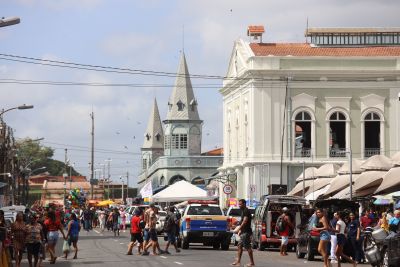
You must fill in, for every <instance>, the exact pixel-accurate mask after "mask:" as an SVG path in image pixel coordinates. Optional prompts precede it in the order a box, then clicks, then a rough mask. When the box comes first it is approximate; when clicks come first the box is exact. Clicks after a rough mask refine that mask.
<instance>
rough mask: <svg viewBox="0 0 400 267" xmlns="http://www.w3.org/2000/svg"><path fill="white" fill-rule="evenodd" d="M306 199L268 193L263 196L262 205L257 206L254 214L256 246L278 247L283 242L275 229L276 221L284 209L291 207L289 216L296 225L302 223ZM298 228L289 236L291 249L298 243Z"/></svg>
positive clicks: (261, 247)
mask: <svg viewBox="0 0 400 267" xmlns="http://www.w3.org/2000/svg"><path fill="white" fill-rule="evenodd" d="M305 204H306V200H305V199H304V198H301V197H295V196H286V195H268V196H265V197H264V198H263V201H262V202H261V205H260V206H258V207H257V209H256V211H255V215H254V223H253V238H254V247H255V248H258V249H259V250H264V249H265V248H266V247H278V246H280V244H281V237H280V236H279V235H278V233H277V232H276V230H275V225H276V221H277V220H278V217H279V216H280V215H281V214H282V209H283V208H284V207H287V208H288V209H289V216H290V217H291V219H292V222H293V223H294V225H297V224H299V223H300V220H301V212H302V210H303V207H304V206H305ZM298 233H299V231H298V230H297V229H296V230H295V231H294V233H293V234H292V235H291V236H290V237H289V243H288V246H289V249H293V248H294V247H295V246H296V243H297V238H296V237H297V234H298Z"/></svg>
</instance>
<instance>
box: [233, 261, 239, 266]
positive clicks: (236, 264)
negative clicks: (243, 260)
mask: <svg viewBox="0 0 400 267" xmlns="http://www.w3.org/2000/svg"><path fill="white" fill-rule="evenodd" d="M231 266H240V262H237V261H235V262H233V263H231Z"/></svg>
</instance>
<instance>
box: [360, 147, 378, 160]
mask: <svg viewBox="0 0 400 267" xmlns="http://www.w3.org/2000/svg"><path fill="white" fill-rule="evenodd" d="M380 154H381V149H380V148H365V149H364V157H365V158H369V157H372V156H375V155H380Z"/></svg>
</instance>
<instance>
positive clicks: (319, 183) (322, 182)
mask: <svg viewBox="0 0 400 267" xmlns="http://www.w3.org/2000/svg"><path fill="white" fill-rule="evenodd" d="M332 180H333V178H318V179H316V180H314V183H311V185H310V187H309V188H308V190H307V192H306V195H309V194H311V193H312V192H315V191H317V190H319V189H321V188H323V187H326V186H327V185H328V184H330V183H331V181H332ZM311 181H312V180H311ZM300 183H301V182H300Z"/></svg>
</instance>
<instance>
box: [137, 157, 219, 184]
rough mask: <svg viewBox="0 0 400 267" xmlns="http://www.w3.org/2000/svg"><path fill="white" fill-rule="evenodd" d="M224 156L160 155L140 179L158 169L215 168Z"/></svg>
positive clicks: (140, 175)
mask: <svg viewBox="0 0 400 267" xmlns="http://www.w3.org/2000/svg"><path fill="white" fill-rule="evenodd" d="M222 163H223V157H222V156H194V157H179V156H177V157H160V158H158V159H157V160H156V161H155V162H154V163H153V165H151V166H150V168H148V169H147V171H143V172H142V173H141V174H139V179H138V180H139V181H141V180H143V179H146V177H145V176H146V175H147V176H148V175H151V174H152V173H153V172H155V171H156V170H157V169H163V168H196V167H197V168H199V167H200V168H215V169H217V168H218V167H220V166H222Z"/></svg>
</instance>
